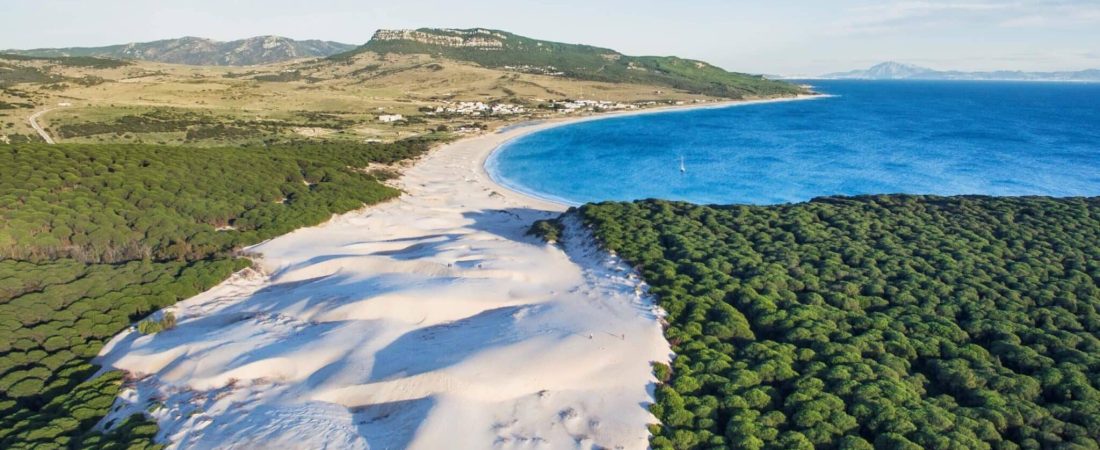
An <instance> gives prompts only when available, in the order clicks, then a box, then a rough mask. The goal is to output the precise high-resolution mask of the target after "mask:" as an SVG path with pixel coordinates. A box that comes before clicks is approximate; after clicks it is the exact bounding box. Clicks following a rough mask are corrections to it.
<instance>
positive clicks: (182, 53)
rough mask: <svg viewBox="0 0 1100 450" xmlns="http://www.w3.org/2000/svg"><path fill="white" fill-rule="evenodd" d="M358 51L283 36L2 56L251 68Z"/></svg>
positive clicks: (187, 40) (181, 40) (184, 40)
mask: <svg viewBox="0 0 1100 450" xmlns="http://www.w3.org/2000/svg"><path fill="white" fill-rule="evenodd" d="M354 48H356V46H355V45H351V44H342V43H339V42H332V41H319V40H305V41H296V40H294V39H289V38H285V37H280V36H257V37H251V38H247V39H239V40H236V41H229V42H221V41H215V40H211V39H204V38H198V37H182V38H179V39H165V40H160V41H153V42H137V43H131V44H121V45H110V46H106V47H70V48H39V49H32V50H3V51H0V53H9V54H16V55H25V56H40V57H58V56H95V57H102V58H116V59H134V60H141V61H156V62H163V63H172V64H191V65H204V66H250V65H257V64H270V63H276V62H282V61H288V60H292V59H298V58H318V57H325V56H330V55H334V54H337V53H342V52H346V51H349V50H352V49H354Z"/></svg>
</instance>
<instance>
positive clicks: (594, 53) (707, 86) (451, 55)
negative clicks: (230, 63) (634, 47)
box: [331, 28, 804, 98]
mask: <svg viewBox="0 0 1100 450" xmlns="http://www.w3.org/2000/svg"><path fill="white" fill-rule="evenodd" d="M361 52H375V53H402V54H429V55H435V56H438V57H442V58H447V59H453V60H458V61H466V62H472V63H476V64H479V65H481V66H484V67H490V68H510V69H513V70H519V71H526V72H532V73H544V74H557V75H560V76H564V77H569V78H575V79H581V80H591V81H602V82H611V83H640V84H651V85H656V86H667V87H669V88H673V89H680V90H684V91H689V92H693V93H700V94H707V95H714V96H719V97H727V98H744V97H757V96H789V95H796V94H800V93H804V90H803V89H802V88H800V87H798V86H795V85H793V84H790V83H785V82H782V81H773V80H768V79H765V78H763V77H761V76H756V75H747V74H742V73H734V72H728V71H726V70H723V69H721V68H718V67H715V66H713V65H710V64H708V63H705V62H702V61H695V60H690V59H683V58H677V57H672V56H626V55H623V54H621V53H619V52H616V51H614V50H610V49H606V48H600V47H593V46H590V45H577V44H563V43H559V42H549V41H540V40H536V39H531V38H527V37H523V36H518V35H515V34H512V33H507V32H504V31H496V30H485V29H469V30H448V29H433V28H421V29H419V30H415V31H413V30H401V31H390V30H379V31H378V32H377V33H375V35H374V37H373V38H371V40H370V42H367V43H366V44H365V45H363V46H361V47H359V48H358V49H356V50H354V51H352V52H348V53H343V54H340V55H335V56H333V57H331V58H333V59H337V60H339V59H346V58H348V57H350V56H353V55H354V54H356V53H361Z"/></svg>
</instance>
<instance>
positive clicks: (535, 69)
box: [504, 64, 565, 77]
mask: <svg viewBox="0 0 1100 450" xmlns="http://www.w3.org/2000/svg"><path fill="white" fill-rule="evenodd" d="M504 69H505V70H514V71H516V72H523V73H533V74H538V75H549V76H552V77H560V76H562V75H565V72H562V71H560V70H558V68H557V67H554V66H546V67H542V66H532V65H529V64H524V65H522V66H504Z"/></svg>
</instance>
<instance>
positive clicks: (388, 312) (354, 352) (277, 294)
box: [98, 123, 670, 449]
mask: <svg viewBox="0 0 1100 450" xmlns="http://www.w3.org/2000/svg"><path fill="white" fill-rule="evenodd" d="M555 125H557V123H546V124H540V125H535V126H527V127H522V128H515V129H512V130H510V131H507V132H504V133H498V134H491V135H485V136H480V137H476V138H471V139H467V140H463V141H459V142H456V143H454V144H451V145H448V146H446V147H444V148H442V149H439V150H436V151H434V152H432V153H431V154H430V155H428V156H426V157H425V158H423V159H422V160H421V161H419V162H417V164H416V165H415V166H414V167H412V168H411V169H409V170H408V171H406V172H405V175H404V176H403V177H402V178H401V180H400V184H401V187H402V189H403V190H404V191H405V192H406V194H405V195H403V196H402V197H401V198H400V199H398V200H396V201H393V202H391V203H387V204H384V205H380V206H375V207H371V208H366V209H363V210H360V211H357V212H352V213H348V214H344V215H342V216H338V217H336V218H334V219H333V220H331V221H330V222H328V223H326V224H324V225H321V226H317V227H312V228H306V229H301V230H298V231H295V232H293V233H290V234H287V235H284V236H281V237H279V238H276V239H274V240H271V241H269V242H265V243H263V244H261V245H258V246H256V247H254V248H253V249H252V250H253V251H255V252H257V253H259V254H262V255H263V258H262V259H261V260H260V263H261V265H262V268H263V273H262V274H261V273H258V272H253V271H245V272H242V273H239V274H237V275H235V276H234V277H233V278H231V279H230V280H228V281H226V282H224V283H222V284H221V285H219V286H217V287H216V288H214V289H212V290H210V291H208V292H205V293H203V294H201V295H198V296H196V297H194V298H191V299H188V300H186V301H183V302H180V303H179V304H177V305H175V306H173V307H172V308H170V309H171V310H173V311H175V313H176V316H177V317H178V318H179V325H178V327H177V328H175V329H173V330H170V331H165V332H162V333H159V334H156V335H152V336H143V335H140V334H138V333H136V332H132V331H131V332H126V333H123V334H121V335H119V336H117V337H115V339H113V340H112V341H111V342H110V343H109V344H108V345H107V346H106V347H105V348H104V350H103V352H102V353H101V355H100V357H99V359H98V360H99V362H100V363H102V364H104V365H105V366H106V367H109V368H119V369H123V370H126V371H129V372H131V373H132V374H134V375H135V376H137V377H139V381H137V382H136V383H133V385H132V386H130V387H128V388H127V389H125V390H124V391H123V393H122V395H121V396H120V400H119V401H118V402H117V403H116V408H117V409H116V410H115V411H114V412H112V414H111V415H109V416H108V417H107V418H106V419H105V420H104V421H103V422H102V423H101V425H103V426H107V425H109V424H113V423H117V422H118V419H119V418H120V417H125V416H128V415H129V414H131V413H133V412H135V411H141V410H146V411H149V410H151V411H152V415H153V416H154V417H156V419H157V420H158V422H159V423H160V426H161V432H160V435H159V436H158V438H159V439H161V440H163V441H167V442H170V443H171V444H172V446H174V447H179V448H279V449H283V448H309V449H318V448H334V449H336V448H339V449H344V448H372V449H397V448H417V449H444V448H445V449H465V448H470V449H485V448H581V449H590V448H645V447H647V444H648V432H647V429H646V427H645V425H646V424H648V423H654V422H656V419H655V418H654V417H652V415H651V414H650V413H649V412H648V410H647V409H646V407H647V405H648V404H649V403H650V402H652V400H653V399H652V390H653V382H654V379H653V375H652V371H651V368H650V363H651V362H653V361H667V360H668V359H669V357H670V350H669V346H668V343H667V342H666V341H665V340H664V338H663V336H662V333H661V329H660V326H659V323H658V318H659V315H660V311H659V310H658V309H657V308H656V307H655V306H654V305H653V303H652V302H651V300H650V299H649V298H647V297H646V296H645V295H644V292H645V289H644V285H643V284H642V283H641V282H640V280H638V279H637V277H636V276H635V275H634V274H633V272H632V271H631V270H630V269H629V268H628V267H626V265H625V264H623V263H621V262H620V261H619V260H618V259H616V258H615V257H613V256H610V255H607V254H606V253H604V252H602V251H599V250H597V249H596V248H595V246H594V245H593V244H592V241H591V238H590V236H589V235H588V233H587V231H586V230H585V229H584V228H583V227H582V226H581V225H580V224H578V223H575V222H570V223H568V227H567V230H566V233H565V239H564V242H563V243H562V244H563V245H562V247H563V248H564V249H563V248H561V247H557V246H550V245H546V244H543V243H541V242H539V241H537V240H535V239H534V238H530V237H526V236H524V233H525V232H526V230H527V228H528V227H529V226H530V224H531V223H532V222H533V221H535V220H537V219H542V218H548V217H553V216H556V215H557V214H559V213H560V212H561V211H562V210H563V208H564V207H563V206H562V205H559V204H555V203H550V202H546V201H542V200H538V199H535V198H531V197H527V196H525V195H522V194H519V193H516V192H513V191H510V190H507V189H505V188H502V187H500V186H498V185H496V184H494V183H493V182H492V181H491V180H490V179H489V177H488V175H487V174H486V173H485V171H484V169H483V164H484V161H485V159H486V157H487V156H488V155H489V153H490V152H491V151H492V150H493V149H494V148H496V147H497V146H499V145H500V144H501V143H502V142H504V141H506V140H508V139H511V138H515V137H517V136H519V135H522V134H525V133H530V132H534V131H537V130H540V129H544V128H546V127H550V126H555ZM150 405H152V406H150Z"/></svg>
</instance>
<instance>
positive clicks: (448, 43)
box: [371, 29, 507, 50]
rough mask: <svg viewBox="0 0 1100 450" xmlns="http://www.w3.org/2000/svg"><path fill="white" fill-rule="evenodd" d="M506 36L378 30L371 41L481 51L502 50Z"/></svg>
mask: <svg viewBox="0 0 1100 450" xmlns="http://www.w3.org/2000/svg"><path fill="white" fill-rule="evenodd" d="M505 39H507V36H505V35H503V34H500V33H497V32H494V31H491V30H485V29H474V30H452V29H443V30H439V31H421V30H378V31H377V32H375V33H374V36H373V37H371V40H372V41H379V42H384V41H412V42H419V43H421V44H428V45H439V46H443V47H454V48H476V49H481V50H500V49H503V48H504V40H505Z"/></svg>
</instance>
